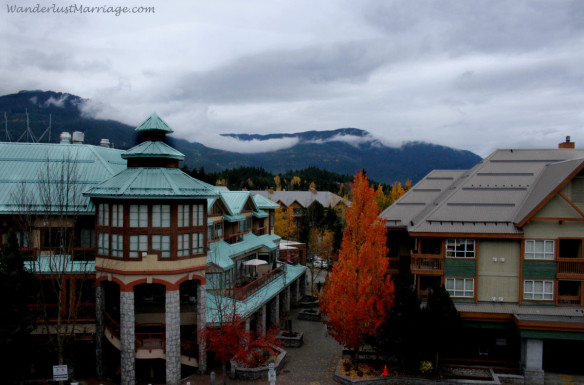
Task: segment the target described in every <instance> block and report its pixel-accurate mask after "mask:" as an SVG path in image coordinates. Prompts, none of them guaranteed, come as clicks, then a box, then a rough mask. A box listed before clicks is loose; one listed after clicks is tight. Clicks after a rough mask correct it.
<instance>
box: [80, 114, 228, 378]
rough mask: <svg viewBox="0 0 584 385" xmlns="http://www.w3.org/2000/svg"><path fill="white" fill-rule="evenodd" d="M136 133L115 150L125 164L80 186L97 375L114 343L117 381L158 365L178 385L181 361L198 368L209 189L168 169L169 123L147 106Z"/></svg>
mask: <svg viewBox="0 0 584 385" xmlns="http://www.w3.org/2000/svg"><path fill="white" fill-rule="evenodd" d="M136 132H138V133H141V134H142V137H143V141H142V143H140V144H139V145H137V146H135V147H133V148H131V149H130V150H128V151H126V152H125V153H124V154H123V155H122V158H124V159H126V161H127V168H126V169H125V170H124V171H122V172H120V173H119V174H117V175H115V176H113V177H112V178H110V179H108V180H106V181H104V182H102V183H100V184H98V185H96V186H95V187H93V188H91V189H90V190H88V191H87V192H86V193H85V195H86V196H89V197H90V198H91V199H92V201H93V203H94V205H95V209H96V214H97V215H96V226H95V229H96V230H95V231H96V238H97V250H96V263H95V269H96V281H97V289H96V314H97V321H96V329H97V330H96V335H97V337H96V352H97V353H96V354H97V366H98V374H103V367H104V362H103V361H104V358H105V356H106V355H104V354H103V350H104V349H106V348H108V349H111V348H112V347H115V349H118V350H119V352H120V364H119V365H120V373H121V383H122V384H124V385H134V384H135V381H136V371H137V370H138V371H149V372H150V375H151V376H154V375H157V376H158V377H160V373H158V374H156V373H154V370H158V371H162V370H164V371H165V373H163V375H164V376H165V378H166V383H167V384H170V385H175V384H176V385H178V384H179V383H180V379H181V367H182V368H185V369H184V370H187V369H188V368H189V367H191V368H193V367H196V368H198V370H199V371H204V370H205V347H204V346H203V341H202V330H204V328H205V320H206V299H205V293H206V291H205V269H206V265H207V239H206V237H207V231H206V230H207V199H208V198H214V197H217V195H218V193H217V192H216V191H215V190H214V189H213V188H212V186H209V185H207V184H205V183H203V182H200V181H198V180H196V179H194V178H192V177H190V176H189V175H187V174H186V173H184V172H183V171H181V170H180V169H179V168H178V166H179V161H181V160H182V159H184V155H183V154H181V153H180V152H178V151H177V150H175V149H174V148H172V147H170V146H169V145H167V144H166V143H165V141H164V140H165V137H166V135H167V134H170V133H172V132H173V131H172V129H171V128H170V127H169V126H168V125H167V124H166V123H165V122H164V121H163V120H162V119H160V118H159V117H158V116H157V115H156V114H152V115H151V116H150V117H149V118H148V119H147V120H146V121H144V123H142V124H141V125H140V126H138V127H137V128H136ZM104 337H105V339H107V340H109V343H111V345H108V346H105V344H107V342H105V341H104ZM162 368H164V369H162Z"/></svg>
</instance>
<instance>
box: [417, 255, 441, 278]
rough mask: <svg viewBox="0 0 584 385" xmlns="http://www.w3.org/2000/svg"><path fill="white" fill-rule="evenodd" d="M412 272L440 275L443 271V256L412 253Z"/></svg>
mask: <svg viewBox="0 0 584 385" xmlns="http://www.w3.org/2000/svg"><path fill="white" fill-rule="evenodd" d="M411 270H412V274H423V275H442V273H443V272H444V257H442V255H434V254H414V253H412V263H411Z"/></svg>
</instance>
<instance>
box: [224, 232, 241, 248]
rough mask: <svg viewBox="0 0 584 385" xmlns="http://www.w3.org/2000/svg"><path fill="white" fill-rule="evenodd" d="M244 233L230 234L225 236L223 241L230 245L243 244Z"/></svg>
mask: <svg viewBox="0 0 584 385" xmlns="http://www.w3.org/2000/svg"><path fill="white" fill-rule="evenodd" d="M243 234H244V233H243V232H239V233H233V234H229V235H225V236H224V237H223V240H224V241H225V242H227V243H229V244H230V245H232V244H234V243H237V242H241V241H242V240H243Z"/></svg>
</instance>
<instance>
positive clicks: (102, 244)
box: [97, 233, 109, 255]
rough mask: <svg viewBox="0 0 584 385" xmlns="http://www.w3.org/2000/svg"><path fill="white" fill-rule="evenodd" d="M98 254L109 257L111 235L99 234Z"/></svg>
mask: <svg viewBox="0 0 584 385" xmlns="http://www.w3.org/2000/svg"><path fill="white" fill-rule="evenodd" d="M97 253H98V254H101V255H109V234H108V233H99V234H98V235H97Z"/></svg>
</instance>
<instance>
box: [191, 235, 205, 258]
mask: <svg viewBox="0 0 584 385" xmlns="http://www.w3.org/2000/svg"><path fill="white" fill-rule="evenodd" d="M204 252H205V234H204V233H193V254H194V255H196V254H203V253H204Z"/></svg>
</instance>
